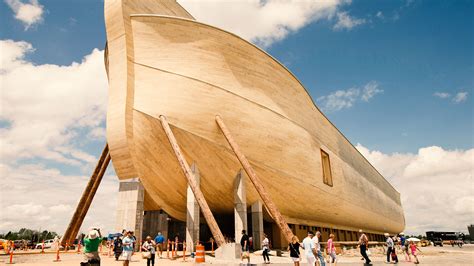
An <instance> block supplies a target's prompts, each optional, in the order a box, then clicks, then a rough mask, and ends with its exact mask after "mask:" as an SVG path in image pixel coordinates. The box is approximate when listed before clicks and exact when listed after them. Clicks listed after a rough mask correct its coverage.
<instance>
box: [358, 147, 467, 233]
mask: <svg viewBox="0 0 474 266" xmlns="http://www.w3.org/2000/svg"><path fill="white" fill-rule="evenodd" d="M356 148H357V149H358V150H359V151H360V152H361V153H362V154H363V155H364V156H365V157H366V158H367V159H368V160H369V161H370V162H371V163H372V164H373V165H374V166H375V167H376V168H377V169H378V170H379V171H380V172H381V173H382V175H384V176H385V177H386V178H387V179H388V180H389V181H390V182H391V183H392V184H393V185H394V187H395V188H396V189H397V190H398V191H399V192H400V194H401V199H402V205H403V208H404V210H405V216H406V223H407V228H406V230H405V232H408V233H414V234H424V233H425V232H426V231H429V230H445V231H466V229H467V228H466V226H467V225H468V224H471V223H472V221H473V220H474V204H473V203H474V196H473V195H472V191H473V188H474V183H473V182H474V180H473V174H474V149H469V150H445V149H443V148H441V147H437V146H431V147H425V148H421V149H419V150H418V153H416V154H411V153H393V154H384V153H382V152H379V151H371V150H369V149H367V148H366V147H364V146H362V145H361V144H357V146H356Z"/></svg>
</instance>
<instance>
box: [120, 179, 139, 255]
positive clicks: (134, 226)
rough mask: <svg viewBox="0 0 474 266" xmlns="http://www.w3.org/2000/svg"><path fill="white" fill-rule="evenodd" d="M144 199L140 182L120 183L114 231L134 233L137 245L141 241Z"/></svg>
mask: <svg viewBox="0 0 474 266" xmlns="http://www.w3.org/2000/svg"><path fill="white" fill-rule="evenodd" d="M144 197H145V191H144V189H143V185H142V183H141V182H140V180H138V179H132V180H127V181H123V182H120V185H119V197H118V202H117V217H116V223H115V230H116V231H117V232H122V229H126V230H132V231H134V234H135V237H136V238H137V242H138V243H141V241H142V229H143V200H144ZM137 247H138V245H137Z"/></svg>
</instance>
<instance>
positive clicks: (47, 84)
mask: <svg viewBox="0 0 474 266" xmlns="http://www.w3.org/2000/svg"><path fill="white" fill-rule="evenodd" d="M0 47H1V50H2V53H1V55H0V56H1V62H2V65H1V68H0V78H1V80H2V86H1V88H0V92H1V95H2V97H1V99H0V106H1V112H0V120H3V121H8V123H9V126H8V127H7V128H2V129H0V146H1V147H2V148H1V149H0V161H2V162H12V163H14V162H16V161H18V160H21V159H34V158H41V159H46V160H53V161H56V162H59V163H64V164H70V165H76V166H80V165H82V164H84V163H91V162H92V161H94V160H95V157H94V156H91V155H89V154H87V153H85V152H83V151H81V150H80V149H78V148H76V147H74V146H72V144H71V142H72V141H73V140H78V139H79V138H78V136H80V135H81V134H80V131H85V132H86V133H85V134H86V135H87V132H88V131H90V130H93V129H95V128H97V127H99V126H100V125H102V124H103V121H104V120H105V112H106V105H107V104H106V103H107V89H106V88H107V78H106V73H105V70H104V64H103V52H101V51H98V50H94V51H92V53H91V54H89V55H87V56H85V57H84V59H83V61H82V62H81V63H72V64H71V65H69V66H59V65H51V64H44V65H34V64H33V63H31V62H28V61H25V59H24V56H25V55H26V53H28V52H32V51H34V50H33V48H32V46H31V45H30V44H29V43H26V42H14V41H11V40H2V41H0ZM96 131H97V130H96ZM94 134H95V135H96V136H98V137H99V136H100V135H97V134H99V133H97V132H95V133H94ZM102 136H103V135H102Z"/></svg>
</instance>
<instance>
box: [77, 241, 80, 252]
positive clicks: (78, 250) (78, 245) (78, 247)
mask: <svg viewBox="0 0 474 266" xmlns="http://www.w3.org/2000/svg"><path fill="white" fill-rule="evenodd" d="M79 253H81V242H79V243H77V254H79Z"/></svg>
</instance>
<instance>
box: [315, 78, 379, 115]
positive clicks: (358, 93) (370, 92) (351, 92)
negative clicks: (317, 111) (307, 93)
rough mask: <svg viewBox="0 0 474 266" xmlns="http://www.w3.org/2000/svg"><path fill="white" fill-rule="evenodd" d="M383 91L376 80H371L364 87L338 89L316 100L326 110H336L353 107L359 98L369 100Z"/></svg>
mask: <svg viewBox="0 0 474 266" xmlns="http://www.w3.org/2000/svg"><path fill="white" fill-rule="evenodd" d="M382 92H383V90H382V89H380V88H379V84H378V83H377V82H376V81H370V82H369V83H367V84H365V85H364V86H363V88H350V89H347V90H337V91H335V92H333V93H331V94H329V95H325V96H321V97H319V98H317V99H316V101H317V102H318V103H319V104H320V105H321V108H322V109H323V110H324V111H327V112H335V111H339V110H342V109H347V108H351V107H352V106H353V105H354V104H355V103H356V102H357V101H359V100H361V101H364V102H369V100H370V99H371V98H373V97H374V96H375V95H377V94H380V93H382Z"/></svg>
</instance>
